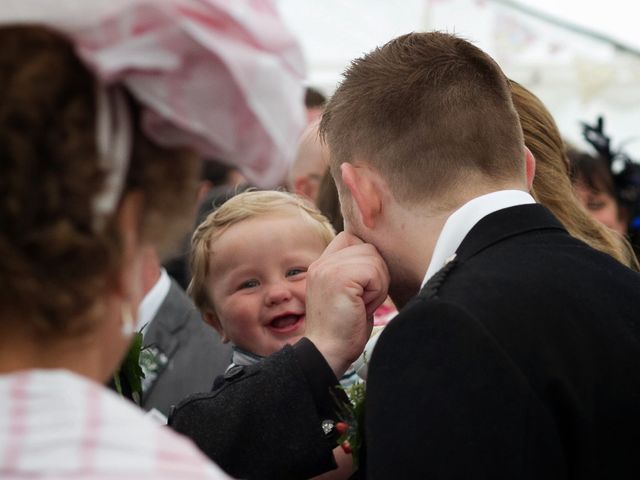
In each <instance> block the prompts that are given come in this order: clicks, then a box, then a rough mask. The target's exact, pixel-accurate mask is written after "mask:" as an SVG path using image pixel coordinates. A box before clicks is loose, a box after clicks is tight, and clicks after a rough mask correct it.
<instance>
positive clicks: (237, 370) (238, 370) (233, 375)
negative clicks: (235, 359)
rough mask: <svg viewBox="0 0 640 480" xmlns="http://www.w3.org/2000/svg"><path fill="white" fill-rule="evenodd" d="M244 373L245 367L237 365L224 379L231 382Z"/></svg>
mask: <svg viewBox="0 0 640 480" xmlns="http://www.w3.org/2000/svg"><path fill="white" fill-rule="evenodd" d="M243 373H244V367H243V366H242V365H235V366H233V367H231V368H230V369H229V370H227V371H226V372H225V373H224V379H225V380H227V381H229V380H233V379H234V378H238V377H240V376H241V375H242V374H243Z"/></svg>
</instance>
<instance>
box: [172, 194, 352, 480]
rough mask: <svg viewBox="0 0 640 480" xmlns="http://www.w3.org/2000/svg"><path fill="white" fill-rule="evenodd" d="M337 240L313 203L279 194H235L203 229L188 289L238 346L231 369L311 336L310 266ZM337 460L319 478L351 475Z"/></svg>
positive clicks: (194, 243) (345, 462)
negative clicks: (308, 328) (307, 326)
mask: <svg viewBox="0 0 640 480" xmlns="http://www.w3.org/2000/svg"><path fill="white" fill-rule="evenodd" d="M334 236H335V232H334V230H333V227H332V226H331V224H330V223H329V221H328V220H327V219H326V218H325V217H324V216H323V215H322V214H321V213H320V212H319V211H318V210H317V209H316V208H315V207H314V206H313V205H311V204H310V203H308V201H307V200H304V199H303V198H302V197H298V196H297V195H293V194H290V193H284V192H276V191H254V192H245V193H241V194H239V195H236V196H235V197H233V198H231V199H230V200H227V201H226V202H225V203H224V204H222V206H220V207H219V208H218V209H217V210H215V211H214V212H213V213H210V214H209V216H208V217H207V218H206V219H205V221H204V222H202V223H201V224H200V226H198V228H197V229H196V231H195V233H194V234H193V238H192V240H191V270H192V273H193V278H192V280H191V284H190V285H189V290H188V291H189V294H190V295H191V297H192V298H193V300H194V301H195V304H196V305H197V306H198V308H199V309H200V311H201V312H202V317H203V318H204V319H205V321H206V322H207V323H209V324H210V325H211V326H213V328H215V329H216V330H217V331H218V333H219V334H220V335H221V337H222V340H223V341H224V342H231V344H232V345H233V358H232V363H231V365H229V368H231V367H233V366H235V365H243V366H246V365H251V364H254V363H257V362H259V361H260V360H261V359H262V358H263V357H265V356H267V355H270V354H272V353H274V352H276V351H278V350H280V349H281V348H282V347H283V346H284V345H286V344H293V343H295V342H297V341H298V340H299V339H300V338H302V337H303V336H304V327H305V324H304V323H305V290H306V284H307V282H306V274H307V268H308V267H309V265H310V264H311V263H312V262H313V261H315V260H317V259H318V258H319V257H320V255H322V252H323V251H324V249H325V248H326V247H327V245H329V243H330V242H331V240H333V237H334ZM219 381H222V380H221V379H219ZM216 383H217V382H216ZM183 433H187V435H188V432H183ZM194 439H195V440H196V443H198V439H197V438H194ZM334 457H335V459H336V463H337V465H338V468H337V469H336V470H333V471H331V472H327V473H325V474H323V475H321V476H319V477H315V479H314V480H344V479H346V478H348V477H350V476H351V473H352V460H351V456H350V455H348V454H346V453H345V452H344V451H343V450H342V449H341V448H340V447H337V448H335V449H334Z"/></svg>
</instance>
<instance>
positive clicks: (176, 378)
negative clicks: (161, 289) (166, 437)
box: [142, 280, 231, 415]
mask: <svg viewBox="0 0 640 480" xmlns="http://www.w3.org/2000/svg"><path fill="white" fill-rule="evenodd" d="M144 345H145V346H150V347H151V348H150V349H151V351H153V352H154V353H156V355H157V356H159V357H162V358H164V359H165V361H161V362H159V365H158V367H157V368H156V369H155V371H152V372H147V378H146V379H145V380H144V382H143V393H142V407H143V408H144V409H145V410H150V409H152V408H155V409H157V410H159V411H160V412H162V413H163V414H165V415H169V413H170V410H171V406H172V405H175V404H177V403H178V402H179V401H180V400H182V399H183V398H184V397H186V396H188V395H190V394H192V393H196V392H208V391H210V390H211V388H212V386H213V381H214V379H215V377H216V376H218V375H221V374H222V373H224V370H225V369H226V367H227V366H228V365H229V362H230V361H231V347H230V346H229V345H225V344H223V343H222V342H221V341H220V337H219V336H218V334H217V333H216V331H215V330H214V329H213V328H211V327H210V326H208V325H207V324H205V323H204V321H203V320H202V318H201V317H200V313H199V312H198V310H197V309H196V307H195V305H194V304H193V302H192V301H191V299H190V298H189V297H188V296H187V295H186V293H185V292H184V290H182V288H181V287H180V286H179V285H178V284H177V283H176V282H175V281H174V280H172V281H171V287H170V289H169V293H168V294H167V296H166V298H165V299H164V301H163V302H162V305H161V306H160V309H159V310H158V313H156V315H155V317H154V318H153V320H152V321H151V323H150V325H149V330H148V332H147V333H146V335H145V338H144Z"/></svg>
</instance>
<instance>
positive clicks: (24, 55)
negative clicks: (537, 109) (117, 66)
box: [0, 26, 198, 336]
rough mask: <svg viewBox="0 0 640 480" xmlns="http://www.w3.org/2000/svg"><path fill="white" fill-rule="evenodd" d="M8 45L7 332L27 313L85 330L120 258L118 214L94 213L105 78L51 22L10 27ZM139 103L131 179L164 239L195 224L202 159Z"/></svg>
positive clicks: (0, 279) (1, 246)
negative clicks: (144, 115) (157, 134)
mask: <svg viewBox="0 0 640 480" xmlns="http://www.w3.org/2000/svg"><path fill="white" fill-rule="evenodd" d="M0 45H2V48H1V49H0V92H1V95H2V101H1V102H0V195H1V197H2V200H1V201H0V305H2V306H3V312H2V317H3V318H4V323H5V324H4V325H0V332H1V330H2V329H3V328H10V327H11V324H12V323H14V322H15V323H16V324H18V323H20V322H21V318H29V319H33V320H32V321H31V320H30V322H31V323H33V325H28V327H30V328H33V329H34V330H35V331H36V332H40V333H41V334H43V335H47V336H48V335H58V334H60V335H64V334H68V333H72V332H78V333H80V332H82V331H84V330H86V329H87V328H90V327H91V322H87V318H91V319H92V320H93V319H98V318H99V315H90V313H91V309H92V307H93V306H94V305H95V304H96V300H97V299H98V298H99V297H100V296H101V295H103V294H104V293H105V291H106V289H107V287H108V286H109V285H110V283H111V282H113V281H114V280H115V278H116V275H117V273H118V272H119V271H120V269H121V244H120V238H119V235H118V230H117V228H116V222H115V214H112V215H111V216H110V218H109V219H108V221H107V222H106V224H105V225H104V226H103V227H102V228H96V227H95V222H94V217H95V215H94V211H93V200H94V198H95V196H96V195H97V194H98V193H99V192H100V191H101V190H102V188H103V185H104V182H105V178H106V172H105V171H104V170H103V169H102V168H101V167H100V162H99V159H98V154H97V148H96V132H95V130H96V129H95V123H96V120H95V117H96V115H95V113H96V100H95V98H96V80H95V77H94V76H93V75H92V74H91V72H89V71H88V70H87V68H86V67H85V66H84V65H83V64H82V63H81V61H80V60H79V59H78V57H77V56H76V54H75V51H74V48H73V45H72V44H71V43H70V42H69V41H68V40H67V39H66V38H65V37H64V36H62V35H60V34H57V33H54V32H52V31H50V30H47V29H46V28H41V27H34V26H22V27H5V28H0ZM129 103H130V106H131V108H130V110H131V116H132V124H133V125H134V132H133V139H134V140H133V148H132V153H131V159H130V164H129V169H128V174H127V180H126V184H125V188H124V190H125V191H132V190H138V191H140V192H141V193H142V194H143V198H144V213H143V219H142V225H140V232H141V236H142V238H143V239H144V240H148V241H151V242H152V243H154V244H156V245H157V246H158V247H160V248H161V251H162V250H163V249H166V248H167V247H168V246H169V245H170V244H172V242H175V241H176V240H177V239H179V238H180V236H181V234H182V233H183V232H184V230H185V229H187V228H188V227H189V226H190V224H191V221H192V219H191V217H192V215H191V214H192V206H193V203H194V201H195V186H196V178H197V171H198V162H197V161H196V159H195V156H193V155H192V154H191V153H190V152H189V151H186V150H183V149H165V148H159V147H157V146H156V145H154V144H152V143H151V142H150V141H149V140H148V139H147V138H146V137H145V136H144V135H143V134H142V133H141V132H140V130H139V128H138V125H139V121H138V116H139V111H138V108H137V107H136V105H135V104H134V102H133V101H131V100H130V101H129ZM120 198H122V195H121V197H120ZM0 334H1V333H0Z"/></svg>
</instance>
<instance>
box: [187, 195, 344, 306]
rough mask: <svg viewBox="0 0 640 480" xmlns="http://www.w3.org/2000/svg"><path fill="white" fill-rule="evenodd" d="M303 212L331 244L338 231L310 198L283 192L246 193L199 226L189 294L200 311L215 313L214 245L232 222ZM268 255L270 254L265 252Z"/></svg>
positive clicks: (303, 218) (194, 239) (302, 216)
mask: <svg viewBox="0 0 640 480" xmlns="http://www.w3.org/2000/svg"><path fill="white" fill-rule="evenodd" d="M283 214H284V215H295V214H298V215H300V221H306V222H307V223H308V224H309V227H310V228H312V229H315V230H316V231H317V233H318V235H319V236H320V238H321V239H322V240H323V241H324V242H325V243H326V244H327V245H328V244H329V243H330V242H331V240H333V238H334V237H335V231H334V229H333V227H332V226H331V223H330V222H329V220H327V218H326V217H325V216H324V215H322V214H321V213H320V211H319V210H318V209H317V208H316V207H315V206H313V204H312V203H310V202H309V201H308V200H306V199H304V198H302V197H300V196H298V195H295V194H293V193H287V192H280V191H273V190H269V191H249V192H244V193H241V194H239V195H236V196H235V197H232V198H231V199H229V200H227V201H226V202H225V203H223V204H222V205H221V206H220V207H219V208H218V209H217V210H215V211H213V212H212V213H210V214H209V215H208V216H207V218H206V219H205V220H204V221H203V222H202V223H201V224H200V225H199V226H198V228H197V229H196V231H195V232H194V234H193V237H192V238H191V272H192V275H193V277H192V279H191V283H189V288H188V290H187V291H188V293H189V295H190V296H191V298H193V301H194V302H195V304H196V306H197V307H198V309H199V310H200V312H202V313H204V312H205V311H210V312H215V308H214V304H213V299H212V298H211V296H210V295H209V294H208V292H207V288H206V280H207V277H208V276H209V274H210V273H211V272H210V271H209V261H210V259H211V246H212V244H213V242H215V241H216V240H217V239H219V238H220V236H222V235H223V234H224V232H225V231H226V230H227V229H228V228H229V227H230V226H232V225H235V224H237V223H240V222H242V221H245V220H249V219H251V218H256V217H261V216H266V215H283ZM265 254H268V253H267V252H265Z"/></svg>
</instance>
